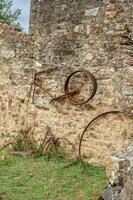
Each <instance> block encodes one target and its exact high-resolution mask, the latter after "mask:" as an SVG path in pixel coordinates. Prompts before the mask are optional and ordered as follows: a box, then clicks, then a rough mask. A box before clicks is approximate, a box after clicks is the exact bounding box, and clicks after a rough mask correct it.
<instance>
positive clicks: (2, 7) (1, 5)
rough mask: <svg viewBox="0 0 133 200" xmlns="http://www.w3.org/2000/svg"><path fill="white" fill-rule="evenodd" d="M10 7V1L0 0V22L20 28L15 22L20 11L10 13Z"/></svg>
mask: <svg viewBox="0 0 133 200" xmlns="http://www.w3.org/2000/svg"><path fill="white" fill-rule="evenodd" d="M12 5H13V3H12V1H8V0H0V21H2V22H7V23H9V24H12V25H15V26H17V27H19V28H20V24H19V23H17V22H16V21H17V19H18V18H19V16H20V15H21V9H16V10H15V11H12V9H11V7H12Z"/></svg>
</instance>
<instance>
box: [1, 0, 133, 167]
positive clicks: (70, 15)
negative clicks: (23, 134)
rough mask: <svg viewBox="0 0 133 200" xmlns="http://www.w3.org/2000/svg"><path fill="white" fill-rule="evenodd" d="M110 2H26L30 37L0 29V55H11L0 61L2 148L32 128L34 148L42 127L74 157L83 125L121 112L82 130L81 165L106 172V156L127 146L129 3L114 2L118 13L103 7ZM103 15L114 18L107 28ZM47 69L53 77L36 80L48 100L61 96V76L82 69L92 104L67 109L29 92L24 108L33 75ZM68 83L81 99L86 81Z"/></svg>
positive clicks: (132, 105)
mask: <svg viewBox="0 0 133 200" xmlns="http://www.w3.org/2000/svg"><path fill="white" fill-rule="evenodd" d="M111 2H114V1H88V0H84V3H82V2H81V1H80V0H75V1H71V0H67V1H66V0H53V1H48V0H45V1H44V0H42V1H41V2H40V1H39V0H32V1H31V3H32V5H31V17H30V33H31V35H23V34H22V33H21V32H17V31H16V30H14V29H13V28H12V27H10V26H9V25H4V24H1V23H0V29H1V31H0V48H7V49H8V47H10V48H9V49H11V50H12V51H14V52H15V57H13V58H10V59H8V58H4V59H1V61H0V62H1V63H0V65H1V67H0V82H1V85H4V87H3V86H2V90H1V91H0V116H1V121H0V135H1V134H5V135H7V137H5V138H2V141H5V140H6V139H8V138H9V136H11V135H12V134H16V133H17V132H18V130H19V129H20V128H21V127H22V126H27V125H28V126H31V127H33V129H34V132H35V134H36V137H37V140H38V141H39V140H41V139H42V138H43V137H44V130H45V127H46V126H50V127H52V132H53V134H55V135H56V136H61V137H63V136H64V137H66V138H69V140H71V141H72V142H73V143H74V144H75V146H76V147H77V149H78V144H79V137H80V135H81V134H82V131H83V130H84V127H85V126H86V125H87V123H88V122H89V121H91V120H92V119H93V118H94V117H95V116H97V115H98V114H100V113H102V112H104V111H109V110H124V111H126V112H127V111H128V115H125V114H120V115H119V114H118V115H113V114H110V115H109V116H107V117H103V118H101V119H99V120H97V121H96V122H95V123H94V124H93V125H92V127H90V129H88V131H87V133H86V135H85V138H84V141H83V154H84V155H85V157H86V160H88V161H89V162H93V163H99V164H103V165H107V164H109V163H110V161H109V160H108V159H107V158H108V156H109V155H110V152H112V149H115V150H116V151H119V150H121V149H123V148H124V146H125V145H127V144H128V143H129V142H130V141H132V139H133V137H132V136H131V134H130V133H132V130H133V128H132V126H131V124H133V119H132V118H131V117H130V116H131V115H132V113H133V99H132V89H130V88H132V86H133V79H132V76H133V70H132V65H129V64H127V62H126V60H127V58H128V57H129V58H130V57H132V55H133V54H132V31H133V28H132V21H133V15H132V11H131V5H132V2H131V1H128V3H127V1H120V2H118V1H116V3H114V4H118V5H120V6H118V8H116V7H115V6H113V7H110V4H111V5H112V4H113V3H111ZM107 8H108V9H107ZM121 8H122V9H121ZM105 11H108V12H115V13H116V12H117V17H114V18H113V20H110V19H109V18H108V17H106V16H105V15H104V14H105ZM122 11H123V12H122ZM85 12H87V13H88V15H89V16H85ZM120 12H122V13H120ZM90 15H91V16H90ZM92 15H93V16H92ZM115 15H116V14H115ZM118 24H119V26H117V25H118ZM120 24H123V26H120ZM125 24H127V25H128V28H127V25H125ZM119 31H120V32H119ZM121 31H122V32H121ZM123 31H124V33H123ZM115 33H117V34H116V35H115ZM118 33H119V34H118ZM54 67H56V70H55V71H51V72H48V73H46V74H43V75H41V81H42V84H43V87H44V88H45V89H46V90H47V91H48V92H49V93H50V94H52V96H53V97H57V96H59V95H60V94H64V81H65V80H66V77H67V76H68V74H70V72H72V71H74V70H77V69H80V68H82V69H86V70H89V71H91V72H92V73H93V74H94V75H95V77H96V79H97V83H98V89H97V93H96V95H95V97H94V98H93V100H92V101H90V102H89V103H88V104H85V105H84V106H74V105H71V104H70V102H68V100H66V99H64V100H61V101H59V102H53V103H51V97H50V96H49V95H48V94H46V93H45V92H44V91H42V90H41V89H40V88H39V87H37V88H36V94H35V104H32V99H30V101H29V103H27V102H28V97H29V91H30V84H31V82H32V81H33V77H34V74H35V72H39V71H45V70H46V69H49V68H54ZM72 82H73V83H74V85H73V87H77V85H78V84H80V83H82V85H83V83H84V86H83V88H82V91H81V92H80V94H78V95H77V98H78V97H80V98H82V95H83V97H84V98H88V96H89V94H90V91H91V87H90V80H88V79H87V78H86V76H84V75H81V76H80V75H78V76H75V77H74V78H73V80H72ZM31 96H32V95H31ZM36 104H38V105H39V106H40V107H36ZM41 106H44V108H46V109H41ZM101 147H102V148H101ZM68 149H69V148H68Z"/></svg>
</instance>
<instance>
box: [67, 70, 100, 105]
mask: <svg viewBox="0 0 133 200" xmlns="http://www.w3.org/2000/svg"><path fill="white" fill-rule="evenodd" d="M79 72H85V73H86V74H88V75H89V77H90V79H91V82H92V86H93V90H92V92H91V95H90V97H89V98H88V99H87V100H85V101H81V100H78V99H76V98H74V97H73V96H72V95H68V94H69V93H70V91H69V81H70V79H71V77H72V76H73V75H74V74H76V73H79ZM96 91H97V81H96V78H95V77H94V75H93V74H92V73H91V72H90V71H88V70H84V69H79V70H77V71H74V72H73V73H71V74H70V75H69V76H68V77H67V79H66V81H65V85H64V92H65V95H66V98H67V99H69V101H70V102H71V103H72V104H74V105H83V104H85V103H87V102H88V101H90V100H91V99H92V98H93V97H94V95H95V94H96Z"/></svg>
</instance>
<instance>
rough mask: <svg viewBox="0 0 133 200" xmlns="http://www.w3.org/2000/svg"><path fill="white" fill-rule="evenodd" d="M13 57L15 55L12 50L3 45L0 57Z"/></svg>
mask: <svg viewBox="0 0 133 200" xmlns="http://www.w3.org/2000/svg"><path fill="white" fill-rule="evenodd" d="M13 57H15V52H14V50H11V49H8V48H5V47H4V48H1V49H0V58H5V59H10V58H13Z"/></svg>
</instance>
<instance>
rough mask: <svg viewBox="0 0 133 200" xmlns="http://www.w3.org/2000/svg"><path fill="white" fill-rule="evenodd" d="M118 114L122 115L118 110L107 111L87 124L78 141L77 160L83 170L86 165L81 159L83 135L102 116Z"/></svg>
mask: <svg viewBox="0 0 133 200" xmlns="http://www.w3.org/2000/svg"><path fill="white" fill-rule="evenodd" d="M119 113H124V112H123V111H119V110H114V111H107V112H104V113H102V114H100V115H98V116H96V117H95V118H93V119H92V120H91V121H90V122H89V123H88V124H87V126H86V127H85V129H84V131H83V132H82V134H81V137H80V141H79V160H80V162H81V164H82V165H83V167H84V169H86V165H85V162H84V161H83V158H82V143H83V138H84V135H85V133H86V132H87V130H88V128H89V127H90V125H91V124H93V122H94V121H95V120H97V119H99V118H101V117H103V116H106V115H109V114H119Z"/></svg>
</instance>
